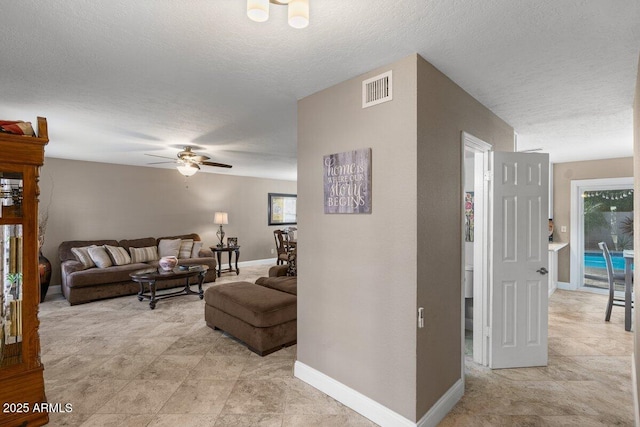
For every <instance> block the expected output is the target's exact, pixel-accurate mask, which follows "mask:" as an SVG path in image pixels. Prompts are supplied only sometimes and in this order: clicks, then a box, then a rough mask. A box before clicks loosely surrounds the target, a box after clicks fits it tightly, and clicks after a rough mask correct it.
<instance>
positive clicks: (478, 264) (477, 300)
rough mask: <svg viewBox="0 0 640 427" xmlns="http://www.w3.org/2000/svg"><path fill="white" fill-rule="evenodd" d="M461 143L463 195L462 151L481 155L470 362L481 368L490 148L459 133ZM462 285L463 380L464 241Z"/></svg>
mask: <svg viewBox="0 0 640 427" xmlns="http://www.w3.org/2000/svg"><path fill="white" fill-rule="evenodd" d="M461 142H462V159H461V161H462V176H461V182H462V194H464V183H465V176H464V173H465V168H464V158H465V150H466V151H471V152H473V153H476V154H482V155H481V156H475V157H476V158H475V159H474V192H475V194H474V196H475V197H474V211H475V213H474V215H475V219H474V221H475V230H474V243H473V300H474V304H473V361H474V362H475V363H478V364H480V365H484V366H487V365H488V362H489V361H488V354H489V347H488V344H489V341H488V340H486V339H485V337H484V333H483V332H484V330H485V328H486V327H487V325H488V319H489V316H488V309H489V303H488V302H489V299H488V295H489V290H488V286H489V281H488V277H489V276H488V274H489V254H488V242H487V241H486V239H487V236H488V230H489V222H488V218H489V215H487V212H488V211H487V209H488V206H489V205H488V201H489V185H488V184H489V183H488V181H486V180H485V179H484V177H485V173H487V172H488V170H489V155H488V153H489V152H491V150H492V149H493V146H492V145H491V144H489V143H487V142H485V141H483V140H481V139H480V138H477V137H475V136H473V135H471V134H469V133H467V132H462V134H461ZM461 209H462V211H461V215H460V217H461V227H462V228H461V229H462V230H463V233H464V215H462V213H463V212H464V200H462V201H461ZM461 255H462V256H461V260H462V265H461V266H460V269H461V283H462V285H461V286H462V288H461V289H462V291H461V294H462V301H461V307H462V313H461V314H462V321H461V324H462V325H463V326H462V331H461V351H462V356H461V359H462V360H461V363H460V365H461V368H460V369H461V373H460V376H461V378H462V379H463V380H464V364H465V355H464V349H465V342H464V340H465V332H464V329H465V328H464V325H465V319H464V313H465V301H464V270H465V262H466V257H465V242H464V240H463V241H462V242H461Z"/></svg>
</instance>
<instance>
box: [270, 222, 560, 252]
mask: <svg viewBox="0 0 640 427" xmlns="http://www.w3.org/2000/svg"><path fill="white" fill-rule="evenodd" d="M560 232H561V233H566V232H567V226H566V225H563V226H562V227H560ZM272 250H273V249H272Z"/></svg>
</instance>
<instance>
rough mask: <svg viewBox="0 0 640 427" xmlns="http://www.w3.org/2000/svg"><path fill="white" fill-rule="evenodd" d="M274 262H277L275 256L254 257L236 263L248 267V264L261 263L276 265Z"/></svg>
mask: <svg viewBox="0 0 640 427" xmlns="http://www.w3.org/2000/svg"><path fill="white" fill-rule="evenodd" d="M276 262H278V259H277V258H266V259H254V260H252V261H240V262H239V263H238V267H249V266H252V265H263V264H273V265H276ZM223 264H224V263H223Z"/></svg>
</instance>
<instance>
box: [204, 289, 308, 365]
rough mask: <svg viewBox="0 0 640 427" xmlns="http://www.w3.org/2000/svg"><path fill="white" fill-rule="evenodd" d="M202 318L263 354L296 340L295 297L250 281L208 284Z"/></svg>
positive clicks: (214, 327) (293, 342)
mask: <svg viewBox="0 0 640 427" xmlns="http://www.w3.org/2000/svg"><path fill="white" fill-rule="evenodd" d="M204 301H205V306H204V318H205V320H206V322H207V325H208V326H209V327H210V328H213V329H221V330H223V331H225V332H227V333H228V334H230V335H233V336H234V337H236V338H238V339H240V340H242V341H243V342H244V343H245V344H246V345H247V347H248V348H249V349H250V350H251V351H253V352H255V353H257V354H259V355H260V356H265V355H267V354H269V353H272V352H274V351H276V350H279V349H280V348H282V347H287V346H290V345H293V344H295V343H296V338H297V328H296V318H297V297H296V296H295V295H291V294H288V293H286V292H281V291H277V290H275V289H270V288H266V287H264V286H260V285H256V284H253V283H249V282H233V283H224V284H221V285H216V286H211V287H210V288H208V289H207V290H206V291H205V293H204Z"/></svg>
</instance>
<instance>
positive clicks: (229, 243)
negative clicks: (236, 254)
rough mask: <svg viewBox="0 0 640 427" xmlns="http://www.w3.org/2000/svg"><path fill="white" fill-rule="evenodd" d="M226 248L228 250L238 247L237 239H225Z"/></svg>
mask: <svg viewBox="0 0 640 427" xmlns="http://www.w3.org/2000/svg"><path fill="white" fill-rule="evenodd" d="M227 246H228V247H230V248H235V247H236V246H238V238H237V237H227Z"/></svg>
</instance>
